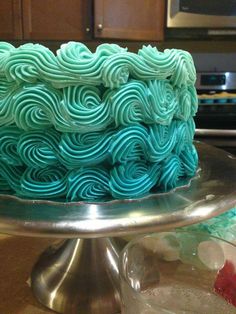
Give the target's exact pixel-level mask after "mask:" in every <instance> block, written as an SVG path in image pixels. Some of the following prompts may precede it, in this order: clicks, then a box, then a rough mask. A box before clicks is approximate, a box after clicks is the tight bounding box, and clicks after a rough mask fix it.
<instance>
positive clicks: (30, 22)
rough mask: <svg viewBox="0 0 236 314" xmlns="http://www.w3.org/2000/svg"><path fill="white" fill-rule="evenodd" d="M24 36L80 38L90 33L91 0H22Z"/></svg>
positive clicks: (41, 38) (34, 37)
mask: <svg viewBox="0 0 236 314" xmlns="http://www.w3.org/2000/svg"><path fill="white" fill-rule="evenodd" d="M22 11H23V32H24V39H33V40H83V39H88V38H89V37H90V36H91V35H90V34H91V33H92V28H91V23H92V18H91V16H92V0H22Z"/></svg>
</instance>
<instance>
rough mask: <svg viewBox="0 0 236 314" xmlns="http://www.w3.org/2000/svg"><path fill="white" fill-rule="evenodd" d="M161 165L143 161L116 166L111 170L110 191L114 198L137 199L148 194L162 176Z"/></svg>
mask: <svg viewBox="0 0 236 314" xmlns="http://www.w3.org/2000/svg"><path fill="white" fill-rule="evenodd" d="M160 170H161V168H160V164H158V163H155V164H150V163H149V164H148V163H146V162H145V161H143V160H140V161H135V162H134V161H131V162H127V163H123V164H121V165H118V166H115V167H114V168H113V169H112V170H111V180H110V189H111V194H112V196H113V197H114V198H135V197H140V196H143V195H145V194H147V193H148V192H149V191H150V189H151V188H152V187H153V186H154V185H155V184H156V182H157V181H158V179H159V176H160Z"/></svg>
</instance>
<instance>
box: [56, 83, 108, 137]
mask: <svg viewBox="0 0 236 314" xmlns="http://www.w3.org/2000/svg"><path fill="white" fill-rule="evenodd" d="M61 106H62V107H63V110H64V115H63V117H64V119H65V120H67V121H68V125H69V127H66V128H64V127H63V125H60V126H58V129H60V131H67V132H71V131H72V132H73V131H74V132H81V133H86V132H89V131H98V130H101V129H105V128H106V127H107V126H108V125H109V124H111V122H112V118H111V115H110V106H109V103H108V101H106V97H105V96H104V100H103V99H102V93H101V91H100V89H99V88H97V87H95V86H79V85H78V86H69V87H67V88H64V89H63V100H62V103H61Z"/></svg>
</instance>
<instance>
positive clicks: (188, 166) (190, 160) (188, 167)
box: [179, 143, 198, 177]
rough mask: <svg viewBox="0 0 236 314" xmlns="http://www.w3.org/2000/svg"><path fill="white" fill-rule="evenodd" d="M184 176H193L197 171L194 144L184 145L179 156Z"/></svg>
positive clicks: (196, 156)
mask: <svg viewBox="0 0 236 314" xmlns="http://www.w3.org/2000/svg"><path fill="white" fill-rule="evenodd" d="M179 158H180V160H181V161H182V164H183V168H184V172H185V175H186V176H189V177H193V176H194V175H195V173H196V171H197V166H198V155H197V151H196V148H195V146H194V145H193V144H192V143H190V144H186V145H185V146H184V149H183V150H182V152H181V154H180V156H179Z"/></svg>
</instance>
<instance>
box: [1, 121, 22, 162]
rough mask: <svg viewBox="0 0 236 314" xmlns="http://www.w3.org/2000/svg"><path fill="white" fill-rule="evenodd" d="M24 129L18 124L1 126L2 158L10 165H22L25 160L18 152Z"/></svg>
mask: <svg viewBox="0 0 236 314" xmlns="http://www.w3.org/2000/svg"><path fill="white" fill-rule="evenodd" d="M21 134H22V130H20V129H18V128H17V127H16V126H14V125H12V126H8V127H0V160H1V161H4V162H5V163H6V164H8V165H13V166H21V165H23V162H22V160H21V158H20V156H19V154H18V152H17V144H18V141H19V138H20V136H21Z"/></svg>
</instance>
